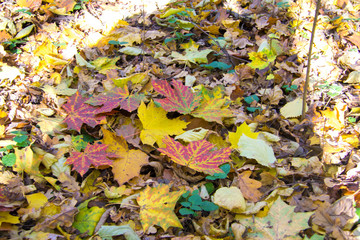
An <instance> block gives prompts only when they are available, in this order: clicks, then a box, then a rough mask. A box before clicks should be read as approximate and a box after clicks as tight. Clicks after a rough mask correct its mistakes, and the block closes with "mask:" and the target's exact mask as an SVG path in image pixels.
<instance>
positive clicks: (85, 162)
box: [65, 143, 118, 176]
mask: <svg viewBox="0 0 360 240" xmlns="http://www.w3.org/2000/svg"><path fill="white" fill-rule="evenodd" d="M107 147H108V145H106V144H99V143H95V144H94V145H91V144H88V145H87V147H86V148H85V150H84V152H73V153H72V155H71V157H69V158H68V159H67V160H66V162H65V163H66V164H73V169H74V170H75V171H77V172H78V173H80V175H81V176H83V175H84V174H85V173H86V172H87V171H88V170H89V168H90V166H91V165H93V166H95V167H98V166H103V165H112V163H113V161H112V160H110V159H108V157H118V155H117V154H114V153H107V152H106V149H107Z"/></svg>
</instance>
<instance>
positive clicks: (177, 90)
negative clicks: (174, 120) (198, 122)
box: [153, 80, 201, 114]
mask: <svg viewBox="0 0 360 240" xmlns="http://www.w3.org/2000/svg"><path fill="white" fill-rule="evenodd" d="M171 86H172V87H173V88H172V87H171ZM153 87H154V90H155V91H157V92H158V93H160V94H162V95H164V96H166V98H165V99H157V100H156V102H158V103H160V104H161V106H162V107H163V108H164V109H165V110H166V111H169V112H172V111H178V112H179V113H182V114H188V113H190V112H191V111H192V110H193V109H194V108H196V107H197V106H198V105H199V104H200V100H201V95H200V94H201V93H200V92H199V93H193V92H192V91H191V88H190V87H188V86H185V85H183V84H182V83H181V82H180V81H175V80H173V81H172V82H171V85H170V84H169V83H168V82H167V81H166V80H154V81H153Z"/></svg>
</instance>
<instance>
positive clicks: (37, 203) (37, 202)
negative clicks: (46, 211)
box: [25, 192, 48, 210]
mask: <svg viewBox="0 0 360 240" xmlns="http://www.w3.org/2000/svg"><path fill="white" fill-rule="evenodd" d="M25 197H26V200H27V201H28V203H29V206H28V207H27V208H28V209H33V208H34V209H36V210H38V209H39V208H41V207H43V206H44V205H45V203H47V202H48V199H47V197H46V196H45V195H44V194H43V193H41V192H38V193H34V194H31V195H26V196H25Z"/></svg>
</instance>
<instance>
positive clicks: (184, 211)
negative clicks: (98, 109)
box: [179, 208, 195, 215]
mask: <svg viewBox="0 0 360 240" xmlns="http://www.w3.org/2000/svg"><path fill="white" fill-rule="evenodd" d="M179 213H180V214H181V215H190V214H195V212H194V211H193V210H191V209H188V208H180V210H179Z"/></svg>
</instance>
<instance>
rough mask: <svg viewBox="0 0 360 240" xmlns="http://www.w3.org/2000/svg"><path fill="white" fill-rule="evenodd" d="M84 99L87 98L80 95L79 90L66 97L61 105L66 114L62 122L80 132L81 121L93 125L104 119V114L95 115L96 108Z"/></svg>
mask: <svg viewBox="0 0 360 240" xmlns="http://www.w3.org/2000/svg"><path fill="white" fill-rule="evenodd" d="M86 100H87V99H86V98H85V97H83V96H81V94H80V93H79V92H76V93H75V94H74V95H72V96H71V97H70V98H69V99H68V101H67V103H66V104H64V105H63V106H62V107H63V109H65V111H66V112H67V114H68V115H67V116H66V118H65V120H64V122H66V123H67V125H68V128H69V129H75V130H76V131H78V132H80V129H81V126H82V125H83V123H86V124H87V125H89V126H91V127H95V126H96V125H97V124H99V123H100V122H101V121H102V120H104V119H105V116H101V117H97V116H95V115H96V114H97V108H96V107H93V106H91V105H89V104H86V103H85V101H86Z"/></svg>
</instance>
